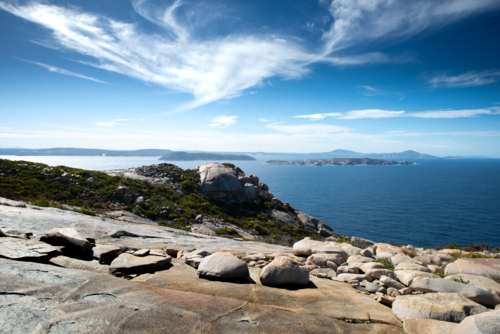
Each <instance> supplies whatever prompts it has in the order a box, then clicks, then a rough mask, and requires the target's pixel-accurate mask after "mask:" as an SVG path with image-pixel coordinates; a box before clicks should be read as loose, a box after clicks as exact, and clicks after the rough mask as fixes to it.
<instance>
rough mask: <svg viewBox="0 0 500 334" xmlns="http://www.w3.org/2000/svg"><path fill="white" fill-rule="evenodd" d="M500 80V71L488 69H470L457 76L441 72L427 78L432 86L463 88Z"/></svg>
mask: <svg viewBox="0 0 500 334" xmlns="http://www.w3.org/2000/svg"><path fill="white" fill-rule="evenodd" d="M498 80H500V71H498V70H488V71H482V72H478V71H469V72H466V73H462V74H459V75H455V76H449V75H448V74H446V73H441V74H438V75H436V76H434V77H430V78H427V83H428V84H429V85H430V86H431V87H432V88H463V87H473V86H483V85H488V84H491V83H495V82H497V81H498Z"/></svg>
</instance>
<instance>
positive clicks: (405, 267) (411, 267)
mask: <svg viewBox="0 0 500 334" xmlns="http://www.w3.org/2000/svg"><path fill="white" fill-rule="evenodd" d="M394 270H413V271H422V272H424V273H432V271H431V270H430V269H429V268H427V267H424V266H420V265H418V264H415V263H404V262H403V263H400V264H398V265H397V266H396V267H395V268H394Z"/></svg>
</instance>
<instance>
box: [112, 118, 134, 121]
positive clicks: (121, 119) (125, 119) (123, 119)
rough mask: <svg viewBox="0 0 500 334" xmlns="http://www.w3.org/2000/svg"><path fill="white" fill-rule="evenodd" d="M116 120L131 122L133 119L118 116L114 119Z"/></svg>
mask: <svg viewBox="0 0 500 334" xmlns="http://www.w3.org/2000/svg"><path fill="white" fill-rule="evenodd" d="M115 121H116V122H133V121H135V119H127V118H119V119H115Z"/></svg>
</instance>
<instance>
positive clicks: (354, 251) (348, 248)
mask: <svg viewBox="0 0 500 334" xmlns="http://www.w3.org/2000/svg"><path fill="white" fill-rule="evenodd" d="M340 247H341V248H342V249H343V250H344V251H345V252H346V253H347V255H348V256H349V257H350V256H353V255H360V253H361V251H362V249H361V248H358V247H354V246H352V245H351V244H348V243H341V244H340Z"/></svg>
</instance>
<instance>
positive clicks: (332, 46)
mask: <svg viewBox="0 0 500 334" xmlns="http://www.w3.org/2000/svg"><path fill="white" fill-rule="evenodd" d="M323 2H326V3H329V4H330V5H329V8H328V13H329V15H330V16H331V17H332V18H333V20H332V21H333V24H332V26H331V27H330V29H329V30H328V32H326V33H325V34H324V36H323V40H322V42H321V43H322V44H320V45H319V46H315V47H314V49H315V50H318V49H320V50H321V51H320V52H317V51H315V52H310V51H308V50H307V49H306V46H305V45H308V43H304V44H303V45H302V44H300V43H301V42H300V39H297V38H295V37H293V36H292V37H287V36H276V35H275V34H272V33H271V34H268V35H263V34H258V35H256V34H251V33H249V32H248V31H238V32H235V33H233V34H231V35H226V36H217V38H212V39H209V40H204V39H202V38H200V36H199V35H200V34H196V33H195V31H194V29H195V28H198V29H203V24H208V23H207V22H210V24H211V25H213V24H216V23H220V22H216V21H217V19H215V18H213V19H211V21H210V20H208V19H207V18H206V17H207V15H206V9H207V8H209V7H210V6H206V5H205V6H201V5H200V4H197V5H196V6H189V4H187V3H186V4H184V3H183V2H181V1H179V0H176V1H174V2H173V4H171V5H170V6H168V7H165V5H163V2H162V3H161V4H162V5H154V4H152V2H151V1H148V0H135V1H133V6H134V9H135V11H136V12H137V13H138V14H140V15H141V16H142V17H144V18H145V19H147V20H149V21H150V22H151V23H153V24H154V25H156V31H158V29H160V30H161V29H163V31H166V32H167V33H168V34H165V33H151V32H150V33H148V32H145V31H144V30H143V29H141V27H140V26H139V25H138V24H136V23H128V22H121V21H118V20H116V19H114V18H109V17H107V16H104V15H101V14H93V13H87V12H84V11H82V10H81V9H79V8H77V7H74V6H71V7H69V6H68V7H62V6H56V5H48V4H45V3H37V2H29V3H27V4H25V5H20V4H19V3H17V2H9V3H6V2H5V1H1V0H0V9H3V10H6V11H8V12H10V13H12V14H14V15H16V16H19V17H22V18H24V19H26V20H29V21H31V22H34V23H37V24H40V25H41V26H43V27H45V28H47V29H48V30H49V31H51V32H52V37H53V39H52V40H51V41H50V43H45V44H50V45H47V46H50V47H58V48H60V49H61V50H62V51H64V50H71V51H74V52H77V53H79V54H81V55H82V56H85V57H89V58H85V59H82V60H80V62H81V63H84V64H87V65H91V66H94V67H97V68H100V69H104V70H107V71H113V72H116V73H120V74H123V75H126V76H129V77H132V78H136V79H139V80H142V81H144V82H148V83H154V84H157V85H160V86H163V87H166V88H169V89H173V90H176V91H180V92H185V93H190V94H192V95H193V96H194V101H192V102H191V103H187V104H185V105H182V106H180V107H179V108H177V109H176V110H174V112H182V111H185V110H189V109H192V108H196V107H198V106H201V105H204V104H207V103H211V102H214V101H217V100H221V99H229V98H234V97H238V96H240V95H241V94H242V92H243V91H244V90H246V89H248V88H251V87H254V86H257V85H261V84H262V82H265V81H266V80H267V79H269V78H272V77H280V78H284V79H292V78H301V77H303V76H304V75H306V74H307V73H308V72H309V71H310V65H311V64H312V63H316V62H327V63H330V64H332V65H336V66H347V65H353V66H354V65H360V64H366V63H383V62H388V61H391V62H393V61H395V60H397V57H396V59H395V58H394V57H389V56H387V55H384V54H382V53H379V52H371V53H370V52H368V53H366V49H367V45H369V44H370V43H371V42H380V41H391V43H396V42H397V41H400V40H402V39H406V38H409V37H411V36H414V35H416V34H418V33H419V32H421V31H423V30H425V29H429V28H435V27H441V26H444V25H447V24H450V23H453V22H455V21H457V20H459V19H462V18H464V17H467V16H471V15H473V14H476V13H479V12H484V11H487V10H489V9H491V8H493V7H500V3H499V2H498V1H497V0H475V1H470V0H442V1H434V0H414V1H393V0H373V1H362V0H353V1H345V0H333V1H331V2H328V1H323ZM161 6H163V7H161ZM188 7H189V10H184V9H186V8H188ZM200 8H201V9H200ZM197 11H198V12H197ZM186 12H189V15H190V16H189V17H187V16H186V15H187V14H186ZM193 15H194V16H193ZM192 17H196V18H200V20H196V22H197V24H193V23H192V22H193V21H192V20H191V21H190V18H192ZM213 17H218V20H225V19H227V18H226V17H223V15H219V16H216V15H213ZM207 20H208V21H207ZM194 36H196V37H194ZM42 44H43V43H42ZM352 46H362V47H360V48H359V49H361V51H360V50H358V51H356V52H355V53H354V54H352V53H351V54H348V53H345V52H344V53H343V55H342V56H340V55H339V54H337V53H336V51H339V50H343V49H346V48H349V47H352ZM363 49H364V50H363ZM363 52H364V53H363ZM404 58H405V57H400V59H401V61H407V60H408V59H404ZM89 59H91V60H89ZM60 73H61V72H60ZM66 74H67V73H66ZM92 79H93V78H92ZM98 82H100V81H98Z"/></svg>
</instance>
